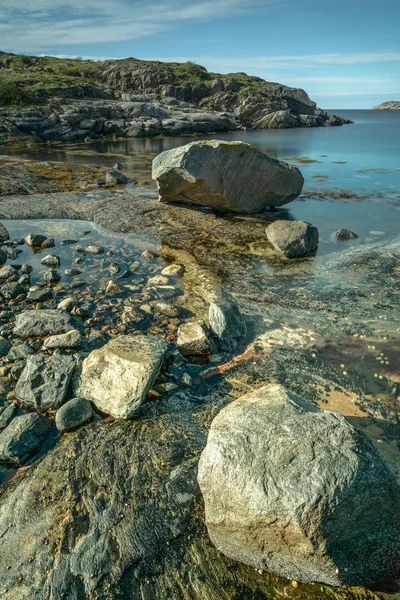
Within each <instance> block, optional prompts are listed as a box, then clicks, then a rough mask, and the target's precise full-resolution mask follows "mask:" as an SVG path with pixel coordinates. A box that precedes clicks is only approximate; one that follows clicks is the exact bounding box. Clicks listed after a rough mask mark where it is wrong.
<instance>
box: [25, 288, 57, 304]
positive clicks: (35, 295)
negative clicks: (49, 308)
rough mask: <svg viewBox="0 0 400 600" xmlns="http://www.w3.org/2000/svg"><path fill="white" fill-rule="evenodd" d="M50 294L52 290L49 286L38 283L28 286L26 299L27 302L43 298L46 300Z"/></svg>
mask: <svg viewBox="0 0 400 600" xmlns="http://www.w3.org/2000/svg"><path fill="white" fill-rule="evenodd" d="M51 295H52V291H51V290H49V288H44V287H40V286H38V285H34V286H32V287H31V288H29V291H28V294H27V296H26V299H27V300H28V302H42V301H43V300H47V298H49V296H51Z"/></svg>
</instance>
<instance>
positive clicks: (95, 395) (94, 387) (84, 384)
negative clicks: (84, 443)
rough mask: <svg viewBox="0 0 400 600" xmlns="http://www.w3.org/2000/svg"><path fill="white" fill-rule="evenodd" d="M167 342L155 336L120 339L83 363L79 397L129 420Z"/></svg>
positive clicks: (160, 364)
mask: <svg viewBox="0 0 400 600" xmlns="http://www.w3.org/2000/svg"><path fill="white" fill-rule="evenodd" d="M166 352H167V343H166V342H165V340H163V339H162V338H160V337H157V336H145V335H141V336H128V335H126V336H120V337H117V338H115V339H114V340H111V342H109V343H108V344H106V345H105V346H103V347H102V348H100V349H99V350H94V351H93V352H91V353H90V355H89V356H88V357H87V358H86V359H85V360H84V362H83V365H82V375H81V382H80V392H81V395H82V396H83V397H84V398H86V399H87V400H91V401H92V403H93V404H94V405H95V406H96V407H97V408H98V409H99V410H100V411H102V412H104V413H106V414H110V415H112V416H113V417H116V418H122V419H130V418H131V417H132V416H133V415H134V414H135V412H136V411H137V409H138V408H139V406H140V405H141V404H142V402H143V401H144V399H145V398H146V396H147V393H148V391H149V390H150V388H151V387H152V385H153V383H154V380H155V379H156V377H157V375H158V372H159V370H160V368H161V366H162V364H163V362H164V358H165V355H166Z"/></svg>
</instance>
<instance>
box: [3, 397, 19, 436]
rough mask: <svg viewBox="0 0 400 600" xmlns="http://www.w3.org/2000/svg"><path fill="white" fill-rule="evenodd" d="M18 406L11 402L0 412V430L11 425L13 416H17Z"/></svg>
mask: <svg viewBox="0 0 400 600" xmlns="http://www.w3.org/2000/svg"><path fill="white" fill-rule="evenodd" d="M17 411H18V406H17V405H16V404H14V402H11V404H9V405H8V406H6V408H4V409H3V410H0V430H1V429H4V428H5V427H7V425H9V424H10V423H11V421H12V420H13V418H14V417H15V415H16V414H17Z"/></svg>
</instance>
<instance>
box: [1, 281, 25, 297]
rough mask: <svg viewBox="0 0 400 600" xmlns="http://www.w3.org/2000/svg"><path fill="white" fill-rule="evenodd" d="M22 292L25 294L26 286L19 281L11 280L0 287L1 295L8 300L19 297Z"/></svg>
mask: <svg viewBox="0 0 400 600" xmlns="http://www.w3.org/2000/svg"><path fill="white" fill-rule="evenodd" d="M21 294H25V288H24V286H23V285H22V284H21V283H19V282H18V281H10V282H9V283H4V284H3V285H2V286H1V287H0V295H1V296H3V298H5V299H6V300H11V299H13V298H17V297H18V296H20V295H21Z"/></svg>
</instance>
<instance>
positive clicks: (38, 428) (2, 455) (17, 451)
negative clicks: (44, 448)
mask: <svg viewBox="0 0 400 600" xmlns="http://www.w3.org/2000/svg"><path fill="white" fill-rule="evenodd" d="M51 426H52V422H51V421H50V419H47V418H46V417H43V416H42V415H37V414H36V413H28V414H25V415H21V416H19V417H14V419H13V420H12V421H11V423H10V424H9V425H8V426H7V427H6V428H5V430H4V431H3V432H2V434H1V435H0V462H3V463H6V464H16V465H21V464H23V463H24V462H26V461H27V460H28V458H29V457H30V456H31V455H32V454H35V453H36V452H37V451H38V450H39V448H40V446H41V445H42V443H43V442H44V440H45V438H46V437H47V435H48V433H49V431H50V429H51Z"/></svg>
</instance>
